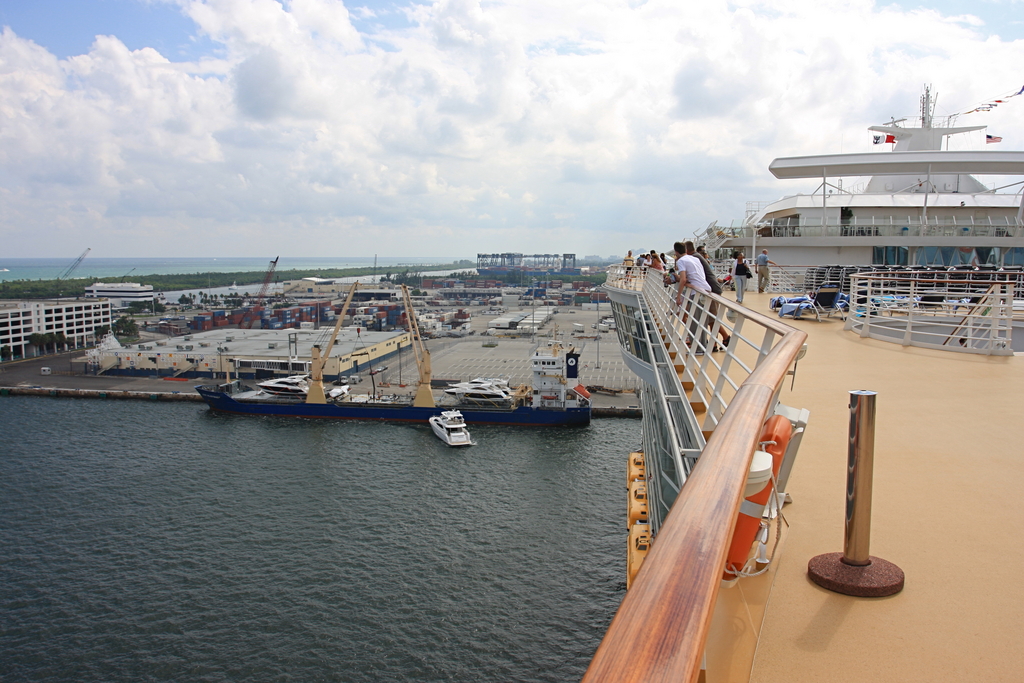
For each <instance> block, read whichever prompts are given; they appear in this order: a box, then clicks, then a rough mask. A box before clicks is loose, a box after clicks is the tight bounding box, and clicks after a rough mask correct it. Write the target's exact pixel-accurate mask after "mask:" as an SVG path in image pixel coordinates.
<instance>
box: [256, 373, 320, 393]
mask: <svg viewBox="0 0 1024 683" xmlns="http://www.w3.org/2000/svg"><path fill="white" fill-rule="evenodd" d="M308 379H309V376H308V375H291V376H290V377H275V378H274V379H271V380H267V381H266V382H260V383H259V384H257V385H256V386H258V387H259V388H260V389H262V390H263V391H264V392H265V393H268V394H272V395H274V396H297V397H301V398H305V397H306V394H307V393H308V392H309V384H308V383H307V380H308Z"/></svg>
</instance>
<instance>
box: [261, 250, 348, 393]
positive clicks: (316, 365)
mask: <svg viewBox="0 0 1024 683" xmlns="http://www.w3.org/2000/svg"><path fill="white" fill-rule="evenodd" d="M273 263H274V264H276V263H277V260H276V259H275V260H274V261H273ZM357 289H359V283H358V282H353V283H352V286H351V287H349V289H348V296H347V297H345V303H344V304H343V305H342V307H341V313H340V314H339V315H338V321H337V322H336V323H334V332H332V333H331V339H330V341H328V342H327V348H326V349H324V351H323V354H322V355H321V353H320V345H319V344H314V345H313V349H312V357H311V358H310V363H309V380H308V381H307V387H308V391H307V392H306V403H327V395H326V394H325V393H324V365H326V364H327V359H328V358H330V357H331V351H332V350H334V342H336V341H337V340H338V332H340V331H341V324H342V322H343V321H344V320H345V315H346V314H347V313H348V308H349V306H350V305H351V304H352V297H354V296H355V293H356V290H357Z"/></svg>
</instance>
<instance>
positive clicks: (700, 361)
mask: <svg viewBox="0 0 1024 683" xmlns="http://www.w3.org/2000/svg"><path fill="white" fill-rule="evenodd" d="M646 270H647V269H645V268H636V267H626V266H621V265H617V266H611V267H610V268H609V269H608V280H607V281H606V283H605V284H606V286H608V287H614V288H618V289H623V290H628V291H635V292H638V293H642V295H643V302H644V305H645V306H646V309H647V311H646V313H647V314H648V315H649V316H650V317H651V319H652V321H653V323H654V325H655V327H656V329H657V332H658V334H659V335H660V337H661V340H660V343H661V344H663V345H664V347H665V349H666V350H667V352H668V357H669V358H670V359H671V361H672V364H673V366H674V371H675V372H674V376H675V377H677V378H678V380H679V382H680V383H681V386H682V388H683V389H684V390H686V391H688V392H689V401H688V402H689V406H690V408H692V409H695V410H696V411H698V412H697V413H695V415H697V416H698V417H699V419H698V422H699V423H700V430H701V432H702V434H703V436H705V437H706V436H707V435H709V434H710V433H711V432H713V431H714V429H715V428H716V427H717V425H718V423H719V421H720V420H721V419H722V416H723V415H724V413H725V411H726V410H727V409H728V407H729V402H730V401H731V400H732V397H733V396H734V395H735V393H736V391H737V389H738V388H739V387H740V385H741V384H742V383H743V381H744V380H745V379H746V378H747V377H748V376H750V374H751V373H752V372H753V371H754V369H755V368H757V366H758V365H759V364H760V363H761V362H762V361H763V360H764V359H765V357H767V356H768V354H769V353H771V350H772V349H773V348H774V346H775V344H776V343H778V341H779V340H780V339H781V338H782V337H783V336H784V335H786V334H788V333H791V332H793V331H794V330H793V328H791V327H789V326H788V325H786V324H784V323H782V322H781V321H779V320H777V319H774V318H771V317H768V316H764V315H761V314H759V313H755V312H754V311H751V310H750V309H748V308H745V307H744V306H742V305H740V304H738V303H736V302H734V301H729V300H728V299H724V298H722V297H719V296H715V295H714V294H702V293H698V292H696V291H695V290H693V289H690V288H685V289H684V292H685V293H686V294H685V298H684V302H683V305H682V306H681V307H680V306H679V305H677V303H676V285H671V286H670V287H666V286H665V285H664V282H663V279H662V274H661V273H659V272H656V271H651V272H646ZM773 270H777V269H773ZM613 310H614V308H613ZM618 328H619V329H618V332H619V337H620V343H621V344H622V346H623V349H624V352H626V353H629V352H630V348H631V342H630V340H628V339H626V338H625V337H626V335H628V334H629V330H628V328H627V326H626V325H623V324H621V323H620V324H619V325H618ZM723 334H724V335H727V337H728V339H729V343H728V345H726V344H725V343H724V340H723ZM717 349H721V350H717ZM673 393H676V392H673ZM685 471H688V467H687V468H686V470H685ZM678 483H679V485H681V484H682V482H678Z"/></svg>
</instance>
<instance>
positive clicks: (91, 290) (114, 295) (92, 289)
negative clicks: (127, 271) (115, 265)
mask: <svg viewBox="0 0 1024 683" xmlns="http://www.w3.org/2000/svg"><path fill="white" fill-rule="evenodd" d="M85 296H86V297H87V298H106V299H110V302H111V305H112V306H113V307H114V308H128V306H129V305H130V304H132V303H135V302H139V303H144V304H147V305H148V304H152V303H153V285H141V284H139V283H138V282H96V283H93V284H91V285H89V286H88V287H86V288H85Z"/></svg>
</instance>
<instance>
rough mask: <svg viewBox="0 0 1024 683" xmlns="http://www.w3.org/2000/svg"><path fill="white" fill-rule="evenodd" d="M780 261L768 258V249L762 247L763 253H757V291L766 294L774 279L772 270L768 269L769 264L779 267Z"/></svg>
mask: <svg viewBox="0 0 1024 683" xmlns="http://www.w3.org/2000/svg"><path fill="white" fill-rule="evenodd" d="M778 265H779V264H778V263H776V262H775V261H770V260H769V259H768V250H767V249H762V250H761V253H760V254H758V255H757V291H758V293H760V294H764V292H765V290H766V289H768V286H769V285H770V284H771V281H772V272H771V271H770V270H769V269H768V266H776V267H778Z"/></svg>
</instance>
